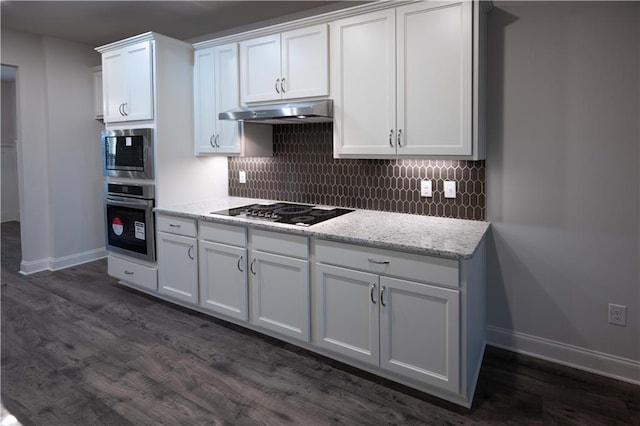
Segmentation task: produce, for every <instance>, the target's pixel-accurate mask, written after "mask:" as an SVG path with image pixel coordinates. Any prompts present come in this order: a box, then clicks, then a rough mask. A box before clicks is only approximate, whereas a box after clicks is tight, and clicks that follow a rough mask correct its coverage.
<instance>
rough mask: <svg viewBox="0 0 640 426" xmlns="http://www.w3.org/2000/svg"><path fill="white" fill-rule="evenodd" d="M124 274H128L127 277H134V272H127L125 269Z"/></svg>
mask: <svg viewBox="0 0 640 426" xmlns="http://www.w3.org/2000/svg"><path fill="white" fill-rule="evenodd" d="M124 273H125V274H127V275H133V272H131V271H127V270H126V269H125V271H124Z"/></svg>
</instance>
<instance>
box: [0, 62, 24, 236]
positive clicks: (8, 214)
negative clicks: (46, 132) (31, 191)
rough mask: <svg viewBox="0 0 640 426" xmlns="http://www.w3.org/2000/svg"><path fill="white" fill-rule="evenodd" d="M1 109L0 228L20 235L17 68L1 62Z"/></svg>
mask: <svg viewBox="0 0 640 426" xmlns="http://www.w3.org/2000/svg"><path fill="white" fill-rule="evenodd" d="M0 70H1V73H0V74H1V78H0V82H1V87H0V95H1V96H0V97H1V98H2V99H1V104H0V111H1V123H0V126H1V129H2V132H1V139H0V161H1V163H0V172H1V174H2V175H1V176H0V182H1V186H2V187H1V188H0V196H1V198H0V222H2V231H3V233H4V231H7V230H9V229H11V230H13V231H15V232H13V233H12V234H14V233H15V234H17V235H18V237H19V235H20V231H19V227H20V189H19V187H20V185H19V181H18V179H19V174H18V164H19V152H18V151H19V141H18V112H17V111H18V102H17V77H18V68H17V67H14V66H10V65H4V64H3V65H1V66H0Z"/></svg>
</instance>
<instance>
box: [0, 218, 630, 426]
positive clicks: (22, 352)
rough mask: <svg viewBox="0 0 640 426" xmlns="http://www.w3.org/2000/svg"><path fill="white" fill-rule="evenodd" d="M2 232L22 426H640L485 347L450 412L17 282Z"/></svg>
mask: <svg viewBox="0 0 640 426" xmlns="http://www.w3.org/2000/svg"><path fill="white" fill-rule="evenodd" d="M19 262H20V236H19V224H18V223H17V222H9V223H4V224H2V294H1V296H2V297H1V303H2V304H1V311H2V371H1V373H2V376H1V380H2V383H1V386H2V388H1V394H2V403H3V404H4V406H5V407H6V409H7V410H8V411H9V412H11V413H12V414H13V415H15V416H16V417H17V418H18V420H19V421H20V422H21V423H22V424H24V425H163V424H166V425H205V424H206V425H209V424H213V425H329V424H349V425H383V424H397V425H414V424H415V425H417V424H428V425H430V424H437V425H445V424H451V425H453V424H455V425H467V424H474V425H475V424H491V425H494V424H505V425H506V424H509V425H526V424H553V425H555V424H563V425H564V424H566V425H618V424H619V425H636V426H639V425H640V387H638V386H634V385H631V384H627V383H623V382H619V381H616V380H611V379H607V378H604V377H600V376H596V375H593V374H589V373H585V372H581V371H578V370H574V369H571V368H567V367H563V366H559V365H556V364H552V363H548V362H544V361H540V360H537V359H534V358H530V357H526V356H522V355H517V354H514V353H511V352H508V351H503V350H499V349H497V348H492V347H489V348H488V349H487V353H486V355H485V359H484V363H483V365H482V371H481V374H480V380H479V383H478V389H477V392H476V398H475V402H474V406H473V407H472V409H471V410H467V409H464V408H462V407H458V406H456V405H453V404H450V403H447V402H445V401H442V400H439V399H437V398H434V397H431V396H429V395H426V394H423V393H421V392H417V391H415V390H412V389H409V388H406V387H404V386H401V385H398V384H395V383H392V382H389V381H387V380H384V379H380V378H377V377H375V376H372V375H370V374H367V373H364V372H361V371H359V370H356V369H353V368H351V367H348V366H346V365H344V364H341V363H338V362H335V361H332V360H329V359H327V358H324V357H321V356H318V355H315V354H313V353H310V352H308V351H305V350H302V349H299V348H296V347H294V346H291V345H288V344H285V343H282V342H280V341H278V340H276V339H272V338H269V337H265V336H261V335H259V334H257V333H254V332H252V331H248V330H245V329H243V328H241V327H238V326H235V325H232V324H229V323H226V322H224V321H220V320H216V319H213V318H210V317H207V316H205V315H202V314H199V313H196V312H192V311H190V310H188V309H184V308H180V307H176V306H173V305H171V304H168V303H165V302H162V301H159V300H158V299H154V298H152V297H150V296H146V295H144V294H142V293H139V292H136V291H134V290H131V289H128V288H126V287H123V286H120V285H119V284H118V283H117V282H116V280H114V279H112V278H110V277H108V276H107V273H106V261H97V262H92V263H88V264H85V265H80V266H77V267H72V268H68V269H65V270H63V271H58V272H42V273H38V274H34V275H30V276H22V275H19V274H18V273H17V270H18V267H19Z"/></svg>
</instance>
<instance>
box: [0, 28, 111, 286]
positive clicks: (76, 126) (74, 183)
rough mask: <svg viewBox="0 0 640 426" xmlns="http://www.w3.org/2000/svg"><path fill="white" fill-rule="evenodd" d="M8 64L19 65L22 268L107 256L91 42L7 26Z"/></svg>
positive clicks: (97, 59) (4, 46) (4, 37)
mask: <svg viewBox="0 0 640 426" xmlns="http://www.w3.org/2000/svg"><path fill="white" fill-rule="evenodd" d="M2 63H3V64H6V65H13V66H17V67H18V73H17V74H18V78H17V101H18V102H17V104H18V111H17V121H18V129H17V130H18V139H19V141H20V142H19V145H20V146H19V159H18V175H19V181H20V191H21V192H20V203H21V205H20V221H21V236H22V263H21V270H22V272H25V273H31V272H37V271H39V270H43V269H51V268H52V269H56V268H62V267H65V266H69V265H71V264H74V263H80V262H83V261H87V260H93V259H95V258H99V257H103V256H104V255H105V254H106V252H105V250H104V231H103V229H104V228H103V220H104V219H103V217H104V213H103V204H102V192H101V191H102V186H101V185H102V173H101V169H100V144H99V138H100V136H99V135H100V130H101V128H102V125H101V124H100V123H99V122H97V121H96V120H95V118H94V115H93V76H92V72H91V70H90V67H92V66H95V65H97V64H99V63H100V55H98V54H97V53H96V52H95V51H94V50H93V48H92V47H91V46H87V45H83V44H78V43H74V42H69V41H65V40H60V39H56V38H52V37H42V36H37V35H34V34H28V33H23V32H19V31H13V30H8V29H4V28H3V29H2Z"/></svg>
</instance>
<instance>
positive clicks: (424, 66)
mask: <svg viewBox="0 0 640 426" xmlns="http://www.w3.org/2000/svg"><path fill="white" fill-rule="evenodd" d="M474 7H475V8H478V5H477V4H476V3H475V2H474V3H472V2H466V1H461V2H449V3H442V2H434V3H431V2H418V3H415V4H410V5H407V6H402V7H399V8H396V9H388V10H382V11H377V12H372V13H368V14H364V15H359V16H355V17H349V18H346V19H343V20H339V21H336V22H334V23H332V25H331V34H332V39H331V52H332V74H331V77H332V95H333V97H334V156H335V157H344V158H391V157H436V158H442V157H443V156H446V157H450V158H459V159H474V160H477V159H482V158H483V157H484V148H483V146H482V145H481V143H480V142H481V141H480V140H479V139H480V138H479V137H478V132H477V131H476V130H477V128H476V127H474V120H477V117H478V115H477V114H478V104H477V102H478V99H477V96H476V97H475V98H474V84H473V83H474V79H476V82H477V81H479V80H478V79H479V75H478V72H479V71H478V63H477V62H478V61H477V58H474V45H473V42H474V37H478V31H479V29H478V27H477V26H476V28H475V29H476V35H475V36H474V34H473V27H472V23H473V19H474V11H473V8H474ZM475 15H476V19H478V11H477V10H476V11H475ZM476 90H477V88H476ZM474 117H475V118H474ZM476 125H477V124H476Z"/></svg>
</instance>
